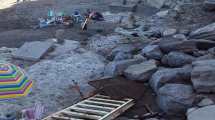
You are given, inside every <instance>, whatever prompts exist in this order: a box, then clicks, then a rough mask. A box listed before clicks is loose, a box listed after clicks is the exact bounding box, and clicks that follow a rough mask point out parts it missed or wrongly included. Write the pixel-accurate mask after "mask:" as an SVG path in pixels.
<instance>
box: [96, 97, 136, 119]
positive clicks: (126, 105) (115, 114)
mask: <svg viewBox="0 0 215 120" xmlns="http://www.w3.org/2000/svg"><path fill="white" fill-rule="evenodd" d="M133 105H134V101H133V100H132V99H131V100H129V101H127V102H126V103H124V104H123V105H122V106H120V107H118V108H117V109H115V110H113V111H112V112H110V113H109V114H107V115H105V116H104V117H102V118H101V119H99V120H113V119H115V118H116V117H118V116H119V115H120V114H122V113H123V112H125V111H126V110H127V109H129V108H130V107H132V106H133Z"/></svg>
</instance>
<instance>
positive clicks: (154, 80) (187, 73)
mask: <svg viewBox="0 0 215 120" xmlns="http://www.w3.org/2000/svg"><path fill="white" fill-rule="evenodd" d="M191 71H192V67H191V66H185V67H183V68H172V69H171V68H163V69H160V70H158V71H157V72H155V73H154V74H153V75H152V77H151V79H150V81H149V83H150V86H151V87H152V88H153V90H154V91H155V92H156V93H157V92H158V89H159V88H161V87H162V86H163V85H165V84H167V83H186V82H189V81H190V77H191Z"/></svg>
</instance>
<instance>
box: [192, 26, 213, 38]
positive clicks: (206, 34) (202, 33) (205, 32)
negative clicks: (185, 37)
mask: <svg viewBox="0 0 215 120" xmlns="http://www.w3.org/2000/svg"><path fill="white" fill-rule="evenodd" d="M189 38H190V39H207V40H215V23H212V24H209V25H207V26H205V27H202V28H199V29H197V30H195V31H193V32H191V33H190V36H189Z"/></svg>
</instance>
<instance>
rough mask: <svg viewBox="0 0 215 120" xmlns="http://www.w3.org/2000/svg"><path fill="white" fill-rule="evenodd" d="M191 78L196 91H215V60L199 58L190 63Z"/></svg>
mask: <svg viewBox="0 0 215 120" xmlns="http://www.w3.org/2000/svg"><path fill="white" fill-rule="evenodd" d="M192 65H193V70H192V74H191V80H192V83H193V86H194V88H195V90H196V91H197V92H205V93H209V92H215V80H214V77H215V74H214V73H215V60H201V61H195V62H193V63H192Z"/></svg>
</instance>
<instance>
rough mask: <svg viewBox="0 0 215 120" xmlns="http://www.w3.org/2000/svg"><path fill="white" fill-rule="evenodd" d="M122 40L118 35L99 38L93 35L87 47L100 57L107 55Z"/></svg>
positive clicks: (99, 36)
mask: <svg viewBox="0 0 215 120" xmlns="http://www.w3.org/2000/svg"><path fill="white" fill-rule="evenodd" d="M123 39H124V38H123V37H122V36H120V35H110V36H101V35H95V36H93V37H91V38H90V40H89V42H88V45H87V47H88V48H89V49H90V50H92V51H95V52H97V53H99V54H101V55H108V54H109V53H110V52H111V51H112V49H114V48H115V47H116V46H117V45H118V44H120V43H122V40H123Z"/></svg>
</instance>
